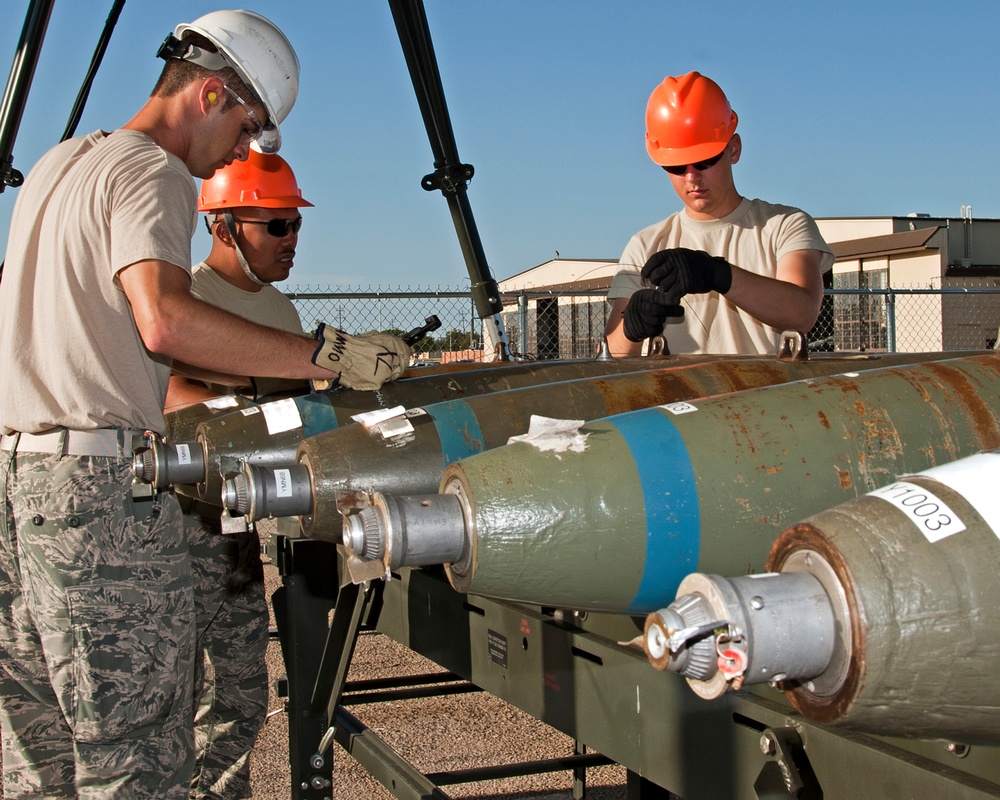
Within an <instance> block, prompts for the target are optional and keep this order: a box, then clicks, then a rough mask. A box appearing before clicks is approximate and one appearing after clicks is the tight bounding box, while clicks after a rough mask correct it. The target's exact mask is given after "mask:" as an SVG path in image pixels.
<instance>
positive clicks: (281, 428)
mask: <svg viewBox="0 0 1000 800" xmlns="http://www.w3.org/2000/svg"><path fill="white" fill-rule="evenodd" d="M260 410H261V412H262V413H263V414H264V420H265V421H266V422H267V432H268V433H269V434H271V436H274V435H275V434H276V433H284V432H285V431H290V430H294V429H295V428H301V427H302V416H301V415H300V414H299V407H298V406H297V405H295V401H294V400H292V399H291V398H288V399H286V400H275V401H274V402H273V403H264V405H262V406H261V407H260Z"/></svg>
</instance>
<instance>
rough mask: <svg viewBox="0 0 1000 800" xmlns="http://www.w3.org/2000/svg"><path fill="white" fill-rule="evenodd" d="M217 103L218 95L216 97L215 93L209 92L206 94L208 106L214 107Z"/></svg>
mask: <svg viewBox="0 0 1000 800" xmlns="http://www.w3.org/2000/svg"><path fill="white" fill-rule="evenodd" d="M217 102H219V95H217V94H216V93H215V92H209V93H208V104H209V105H210V106H214V105H215V104H216V103H217Z"/></svg>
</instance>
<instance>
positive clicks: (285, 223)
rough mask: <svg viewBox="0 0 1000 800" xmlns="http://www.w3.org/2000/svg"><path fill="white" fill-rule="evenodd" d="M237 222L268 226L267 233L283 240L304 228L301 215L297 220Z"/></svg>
mask: <svg viewBox="0 0 1000 800" xmlns="http://www.w3.org/2000/svg"><path fill="white" fill-rule="evenodd" d="M236 222H239V223H240V224H241V225H267V232H268V233H269V234H271V236H276V237H278V238H279V239H283V238H284V237H286V236H288V234H289V233H298V232H299V228H301V227H302V215H301V214H300V215H299V216H297V217H296V218H295V219H269V220H262V219H237V220H236Z"/></svg>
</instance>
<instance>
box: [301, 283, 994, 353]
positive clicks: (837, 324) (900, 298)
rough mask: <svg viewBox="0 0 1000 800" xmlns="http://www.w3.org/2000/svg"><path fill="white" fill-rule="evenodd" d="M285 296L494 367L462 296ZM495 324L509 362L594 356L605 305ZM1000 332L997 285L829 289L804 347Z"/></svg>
mask: <svg viewBox="0 0 1000 800" xmlns="http://www.w3.org/2000/svg"><path fill="white" fill-rule="evenodd" d="M288 296H289V297H290V298H291V300H292V302H293V303H294V304H295V306H296V308H297V309H298V311H299V317H300V318H301V319H302V325H303V327H304V328H305V329H306V330H312V329H314V328H315V327H316V325H317V324H318V323H320V322H326V323H328V324H331V325H335V326H336V327H338V328H342V329H343V330H346V331H348V332H351V333H362V332H364V331H370V330H388V331H391V332H393V333H397V334H401V333H406V332H408V331H411V330H414V329H416V328H419V327H421V326H422V325H424V323H425V320H426V319H427V318H428V317H430V316H431V315H436V316H437V317H438V318H439V319H440V321H441V327H440V328H438V329H437V330H435V331H433V332H431V333H429V334H427V335H425V336H424V337H423V338H422V339H421V340H420V341H418V342H417V344H416V346H415V347H414V352H415V353H416V354H417V358H418V359H419V360H422V361H426V362H437V361H441V362H448V361H465V360H482V361H491V360H493V353H492V352H485V351H484V349H483V344H484V331H483V323H482V321H481V320H480V319H479V318H478V316H477V314H476V308H475V304H474V303H473V301H472V297H471V296H470V294H469V292H468V290H467V289H466V290H462V289H455V290H451V289H445V290H442V289H438V290H428V291H422V290H407V291H405V292H404V291H396V292H393V291H382V290H380V289H375V290H373V289H368V290H361V289H358V290H351V289H350V288H348V289H346V290H339V289H330V290H327V291H319V290H316V291H310V290H298V289H296V290H294V291H291V292H288ZM502 299H503V305H504V310H503V312H502V313H501V315H500V317H501V320H502V322H503V326H504V330H505V332H506V334H507V340H508V343H509V346H510V351H511V354H512V356H513V357H514V358H517V359H532V360H534V359H538V360H545V359H554V358H590V357H591V356H593V355H594V353H596V352H597V349H598V348H599V346H600V344H601V338H602V336H603V333H604V326H605V323H606V322H607V317H608V312H609V310H610V304H609V303H608V302H607V300H606V299H605V292H604V290H603V289H602V290H595V289H582V288H581V289H574V288H572V287H570V288H568V289H566V290H564V291H561V292H559V293H554V292H550V291H522V292H518V293H515V294H509V295H503V298H502ZM998 327H1000V287H998V286H997V282H996V281H992V280H989V281H983V283H982V285H979V286H972V285H966V286H965V287H963V288H960V289H928V288H892V289H827V290H826V292H825V295H824V298H823V307H822V311H821V313H820V318H819V320H818V322H817V323H816V325H815V326H814V327H813V329H812V331H810V332H809V335H808V340H809V347H810V349H811V350H816V351H852V352H856V351H887V352H938V351H949V350H981V349H989V348H992V347H993V346H994V345H995V344H996V341H997V330H998Z"/></svg>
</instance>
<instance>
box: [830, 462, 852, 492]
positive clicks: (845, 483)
mask: <svg viewBox="0 0 1000 800" xmlns="http://www.w3.org/2000/svg"><path fill="white" fill-rule="evenodd" d="M834 469H836V467H834ZM837 477H838V478H839V479H840V488H842V489H845V490H846V489H850V488H851V487H852V486H854V481H853V480H852V479H851V473H850V472H848V471H847V470H846V469H837Z"/></svg>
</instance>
